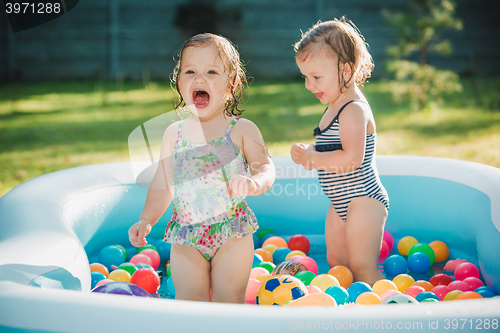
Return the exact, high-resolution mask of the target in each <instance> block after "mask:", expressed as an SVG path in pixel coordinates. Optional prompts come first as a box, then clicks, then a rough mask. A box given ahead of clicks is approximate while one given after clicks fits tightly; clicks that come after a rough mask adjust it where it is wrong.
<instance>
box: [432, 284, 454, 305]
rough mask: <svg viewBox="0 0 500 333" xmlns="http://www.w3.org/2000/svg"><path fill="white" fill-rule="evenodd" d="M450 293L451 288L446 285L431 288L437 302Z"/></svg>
mask: <svg viewBox="0 0 500 333" xmlns="http://www.w3.org/2000/svg"><path fill="white" fill-rule="evenodd" d="M450 291H451V288H450V287H448V286H447V285H444V284H440V285H437V286H435V287H434V288H432V290H431V292H433V293H434V294H436V296H437V297H439V300H441V301H442V300H444V297H445V296H446V295H447V294H448V293H449V292H450Z"/></svg>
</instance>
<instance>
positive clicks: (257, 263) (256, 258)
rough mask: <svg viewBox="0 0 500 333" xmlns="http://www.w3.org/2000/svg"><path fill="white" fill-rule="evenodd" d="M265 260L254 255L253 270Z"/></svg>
mask: <svg viewBox="0 0 500 333" xmlns="http://www.w3.org/2000/svg"><path fill="white" fill-rule="evenodd" d="M263 261H264V260H263V259H262V257H261V256H260V254H257V253H254V254H253V263H252V268H254V267H257V266H258V265H259V264H260V263H261V262H263Z"/></svg>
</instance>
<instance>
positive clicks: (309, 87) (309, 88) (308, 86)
mask: <svg viewBox="0 0 500 333" xmlns="http://www.w3.org/2000/svg"><path fill="white" fill-rule="evenodd" d="M313 88H314V85H313V84H312V83H311V82H310V81H309V80H306V89H307V90H311V91H312V90H313Z"/></svg>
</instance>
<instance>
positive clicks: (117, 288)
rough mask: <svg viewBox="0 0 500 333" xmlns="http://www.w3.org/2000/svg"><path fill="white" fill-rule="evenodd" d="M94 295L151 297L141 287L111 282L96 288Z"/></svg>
mask: <svg viewBox="0 0 500 333" xmlns="http://www.w3.org/2000/svg"><path fill="white" fill-rule="evenodd" d="M92 292H93V293H103V294H114V295H127V296H139V297H151V295H150V294H149V293H148V292H147V291H146V290H144V289H142V288H141V287H139V286H137V285H135V284H133V283H128V282H110V283H106V284H103V285H101V286H99V287H96V288H95V289H94V290H92Z"/></svg>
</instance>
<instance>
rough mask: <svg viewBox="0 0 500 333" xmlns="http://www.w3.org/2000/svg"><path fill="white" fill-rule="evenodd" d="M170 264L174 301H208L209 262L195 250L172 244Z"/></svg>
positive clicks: (190, 247)
mask: <svg viewBox="0 0 500 333" xmlns="http://www.w3.org/2000/svg"><path fill="white" fill-rule="evenodd" d="M170 264H171V265H172V266H171V272H172V279H173V281H174V287H175V299H182V300H189V301H205V302H209V301H210V262H208V261H207V260H206V259H205V257H203V255H202V254H201V253H200V252H199V251H198V250H197V249H196V248H194V247H192V246H184V245H179V244H172V250H171V252H170Z"/></svg>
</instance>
